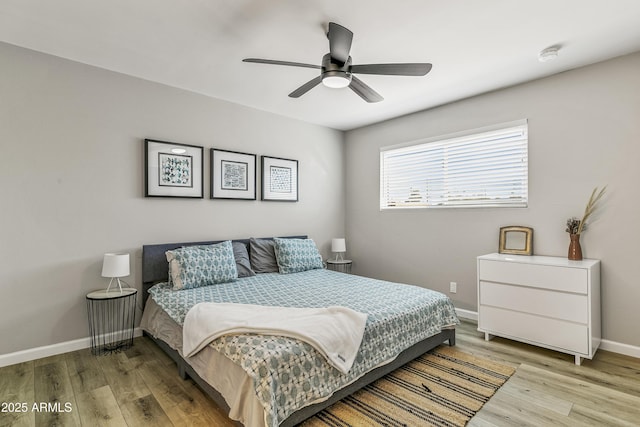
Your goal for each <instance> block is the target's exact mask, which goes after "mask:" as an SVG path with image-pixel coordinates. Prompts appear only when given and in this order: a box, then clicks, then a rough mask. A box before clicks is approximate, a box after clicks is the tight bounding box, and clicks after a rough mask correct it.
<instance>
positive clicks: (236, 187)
mask: <svg viewBox="0 0 640 427" xmlns="http://www.w3.org/2000/svg"><path fill="white" fill-rule="evenodd" d="M211 198H212V199H240V200H255V199H256V155H255V154H248V153H239V152H236V151H227V150H218V149H216V148H212V149H211Z"/></svg>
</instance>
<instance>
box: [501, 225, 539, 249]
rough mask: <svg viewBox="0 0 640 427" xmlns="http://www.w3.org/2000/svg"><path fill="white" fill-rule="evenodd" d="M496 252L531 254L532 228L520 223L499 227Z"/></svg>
mask: <svg viewBox="0 0 640 427" xmlns="http://www.w3.org/2000/svg"><path fill="white" fill-rule="evenodd" d="M498 252H499V253H501V254H510V255H533V228H531V227H524V226H521V225H509V226H507V227H500V241H499V246H498Z"/></svg>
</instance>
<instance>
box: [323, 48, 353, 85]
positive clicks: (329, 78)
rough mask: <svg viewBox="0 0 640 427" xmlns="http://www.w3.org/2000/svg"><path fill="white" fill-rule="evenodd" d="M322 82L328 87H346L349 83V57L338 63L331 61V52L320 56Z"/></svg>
mask: <svg viewBox="0 0 640 427" xmlns="http://www.w3.org/2000/svg"><path fill="white" fill-rule="evenodd" d="M321 74H322V83H323V84H324V85H325V86H329V87H336V88H340V87H346V86H349V84H350V83H351V57H349V58H348V59H347V62H345V63H344V64H342V65H340V64H339V63H335V62H333V61H332V58H331V54H330V53H327V54H326V55H325V56H323V57H322V73H321Z"/></svg>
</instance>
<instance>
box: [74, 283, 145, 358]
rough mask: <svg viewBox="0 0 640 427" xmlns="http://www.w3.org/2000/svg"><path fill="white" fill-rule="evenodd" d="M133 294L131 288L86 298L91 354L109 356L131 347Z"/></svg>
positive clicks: (134, 293)
mask: <svg viewBox="0 0 640 427" xmlns="http://www.w3.org/2000/svg"><path fill="white" fill-rule="evenodd" d="M137 294H138V290H137V289H134V288H122V292H120V290H111V291H109V292H107V291H106V290H104V289H101V290H99V291H93V292H90V293H88V294H87V311H88V314H89V334H90V335H91V353H92V354H95V355H100V354H108V353H113V352H117V351H121V350H126V349H127V348H129V347H131V346H132V345H133V329H134V324H135V317H136V297H137Z"/></svg>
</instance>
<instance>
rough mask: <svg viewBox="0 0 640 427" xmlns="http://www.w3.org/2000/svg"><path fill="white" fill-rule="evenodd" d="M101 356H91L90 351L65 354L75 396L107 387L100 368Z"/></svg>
mask: <svg viewBox="0 0 640 427" xmlns="http://www.w3.org/2000/svg"><path fill="white" fill-rule="evenodd" d="M100 357H101V356H95V355H93V354H91V350H90V349H84V350H78V351H73V352H70V353H67V354H66V358H65V360H66V362H67V368H68V370H69V378H70V379H71V385H72V386H73V391H74V393H75V394H76V395H78V394H80V393H84V392H87V391H91V390H95V389H97V388H100V387H104V386H105V385H107V380H106V378H105V376H104V373H103V372H102V368H101V367H100V359H99V358H100Z"/></svg>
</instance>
